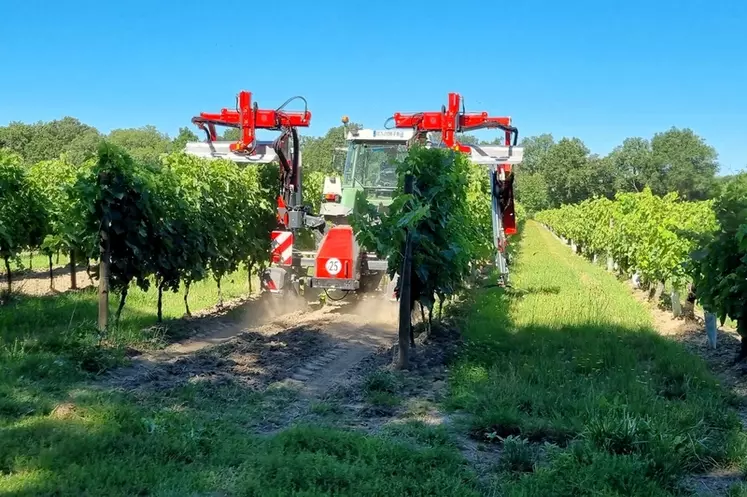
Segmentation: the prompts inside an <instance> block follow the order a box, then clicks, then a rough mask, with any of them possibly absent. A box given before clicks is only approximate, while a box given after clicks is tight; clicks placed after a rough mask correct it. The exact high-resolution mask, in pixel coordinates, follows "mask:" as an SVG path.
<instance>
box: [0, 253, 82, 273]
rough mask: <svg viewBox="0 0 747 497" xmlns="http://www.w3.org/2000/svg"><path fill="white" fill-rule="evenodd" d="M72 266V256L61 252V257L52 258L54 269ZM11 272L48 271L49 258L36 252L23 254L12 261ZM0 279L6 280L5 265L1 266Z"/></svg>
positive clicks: (54, 256)
mask: <svg viewBox="0 0 747 497" xmlns="http://www.w3.org/2000/svg"><path fill="white" fill-rule="evenodd" d="M68 264H70V255H69V254H66V253H64V252H60V257H59V258H58V257H57V255H56V254H55V255H53V256H52V267H55V268H57V267H62V266H66V265H68ZM10 270H11V271H13V272H14V273H15V272H17V271H27V270H33V271H48V270H49V258H47V256H46V255H44V254H43V253H41V252H39V251H36V252H23V253H22V254H21V255H20V256H19V257H18V259H16V260H12V261H10ZM14 276H15V275H14ZM0 277H2V278H3V279H5V263H2V264H0Z"/></svg>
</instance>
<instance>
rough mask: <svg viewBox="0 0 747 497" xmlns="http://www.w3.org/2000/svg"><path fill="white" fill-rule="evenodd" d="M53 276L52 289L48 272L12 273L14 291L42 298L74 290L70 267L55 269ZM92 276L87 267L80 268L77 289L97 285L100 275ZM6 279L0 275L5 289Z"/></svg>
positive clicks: (76, 274) (77, 274)
mask: <svg viewBox="0 0 747 497" xmlns="http://www.w3.org/2000/svg"><path fill="white" fill-rule="evenodd" d="M94 272H95V270H94ZM52 275H53V277H54V278H53V279H54V284H53V286H52V288H50V286H49V271H48V270H43V271H36V270H35V271H24V272H20V271H19V272H14V273H12V277H13V279H12V283H13V291H14V292H18V293H22V294H24V295H33V296H41V295H53V294H56V293H63V292H67V291H69V290H70V289H71V288H72V285H71V281H70V267H69V266H60V267H56V268H54V269H53V270H52ZM91 275H92V276H93V278H89V277H88V273H87V271H86V267H85V266H78V268H77V270H76V273H75V279H76V287H77V288H78V289H83V288H88V287H89V286H93V285H97V284H98V279H97V276H98V274H93V273H91ZM5 277H6V275H5V273H4V272H3V273H2V274H1V275H0V278H1V279H2V287H3V288H5V287H6V285H7V284H6V282H5Z"/></svg>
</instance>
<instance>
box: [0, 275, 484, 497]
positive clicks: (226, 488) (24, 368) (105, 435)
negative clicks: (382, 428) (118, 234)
mask: <svg viewBox="0 0 747 497" xmlns="http://www.w3.org/2000/svg"><path fill="white" fill-rule="evenodd" d="M223 291H224V296H225V298H232V297H235V296H239V295H241V294H244V293H245V292H246V273H243V272H239V273H237V274H235V275H232V276H231V277H229V278H227V279H226V280H224V282H223ZM114 300H115V299H114V298H112V309H114V306H115V305H116V302H115V301H114ZM216 301H217V294H216V288H215V285H214V283H213V282H211V281H206V282H203V283H198V284H196V285H194V286H193V288H192V290H191V293H190V307H191V309H192V311H193V312H194V311H197V310H199V309H201V308H205V307H210V306H213V305H215V303H216ZM155 306H156V294H155V292H154V291H153V290H152V289H151V291H150V292H148V293H144V292H141V291H140V290H136V289H133V290H131V294H130V296H129V298H128V300H127V306H126V307H125V310H124V312H123V314H122V322H121V323H120V325H119V326H117V327H114V328H113V329H112V331H111V332H110V333H109V334H108V335H107V336H106V337H99V336H98V334H97V332H96V330H95V326H94V323H95V319H96V312H97V306H96V294H95V291H93V290H90V291H88V290H84V291H79V292H68V293H64V294H60V295H55V296H45V297H28V296H14V297H13V299H12V300H11V301H10V302H9V303H7V304H6V305H3V306H0V494H2V495H13V496H40V495H54V496H79V495H91V496H98V495H101V496H104V495H106V496H132V495H153V496H184V495H250V496H252V495H256V496H273V495H278V496H280V495H304V496H316V495H349V496H359V495H372V496H376V495H379V496H386V497H390V496H391V495H413V496H418V495H423V496H425V495H436V494H437V495H454V496H476V495H478V494H477V493H476V491H475V482H474V476H473V474H472V473H471V472H470V471H469V470H468V469H467V468H466V466H465V465H464V461H463V459H462V458H461V456H460V455H459V453H458V451H457V450H456V449H455V448H454V447H452V446H446V445H444V444H443V443H441V442H440V440H441V439H440V438H438V437H436V438H434V437H432V436H431V437H430V438H429V436H428V435H427V431H428V430H427V429H426V428H423V429H422V430H420V438H419V439H418V443H417V444H415V443H414V442H413V440H412V438H413V437H415V438H417V437H416V436H415V435H414V434H412V433H409V434H408V436H404V435H403V436H401V437H391V436H382V437H368V436H365V435H362V434H359V433H354V432H348V431H340V430H336V429H334V428H331V427H323V426H314V427H311V426H303V425H302V426H295V427H293V428H291V429H288V430H284V431H281V432H280V433H278V434H276V435H273V436H263V435H261V433H262V431H263V430H264V429H266V428H272V427H274V426H276V425H277V424H278V423H280V422H282V421H283V419H282V417H283V415H284V414H285V412H286V411H288V409H289V408H290V403H291V402H293V400H294V399H295V397H296V395H295V393H294V392H292V391H289V390H284V389H271V390H269V391H268V392H264V393H259V392H255V391H252V390H249V389H247V388H246V387H244V386H242V385H238V384H233V383H229V384H212V383H209V382H208V383H196V384H193V383H189V384H187V385H186V386H181V387H176V388H172V389H165V390H160V391H150V392H146V393H140V394H123V393H117V392H113V391H108V390H106V389H101V388H94V387H91V386H90V382H89V381H88V380H90V379H92V377H93V376H94V375H96V374H98V373H100V372H102V371H103V370H106V369H107V368H110V367H112V366H115V365H117V364H119V363H121V362H122V361H123V355H122V354H121V353H120V350H121V348H122V347H123V346H127V345H138V346H146V347H148V346H151V347H155V346H158V345H159V344H160V343H162V341H163V339H164V338H168V333H169V332H170V331H169V327H170V326H171V325H172V324H175V322H174V319H175V318H178V317H180V316H182V314H183V312H184V309H183V303H182V296H181V294H166V295H165V299H164V316H165V322H164V326H163V327H162V328H156V327H154V326H153V325H155V324H156V316H155V309H156V307H155ZM101 338H103V339H104V342H103V343H104V344H105V345H106V346H104V347H102V346H100V345H101V344H100V339H101ZM393 378H394V377H393V376H390V375H389V374H382V375H379V376H377V377H372V379H371V384H370V387H371V390H370V391H371V392H372V394H373V396H374V399H373V400H377V401H378V402H388V403H391V402H394V400H397V399H396V397H394V395H393V394H392V393H391V392H389V391H388V390H390V389H391V388H393V387H394V386H396V383H393ZM377 395H383V396H384V397H386V398H377V397H376V396H377ZM312 410H313V412H315V413H316V414H319V415H324V417H325V420H326V419H327V418H330V421H334V416H336V415H339V410H340V409H339V406H336V405H334V404H326V403H318V404H315V405H314V406H313V407H312ZM431 439H432V440H431ZM429 440H430V441H429ZM216 491H217V492H219V493H218V494H211V492H216Z"/></svg>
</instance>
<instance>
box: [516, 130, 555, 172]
mask: <svg viewBox="0 0 747 497" xmlns="http://www.w3.org/2000/svg"><path fill="white" fill-rule="evenodd" d="M553 145H555V140H554V139H553V137H552V135H550V134H542V135H539V136H529V137H527V138H524V139H523V140H522V141H521V146H522V147H523V148H524V160H523V161H522V163H521V165H520V166H519V167H518V168H517V170H518V171H519V172H521V173H528V174H533V173H538V172H540V173H541V172H543V169H544V160H545V157H546V156H547V154H548V152H549V151H550V148H552V146H553Z"/></svg>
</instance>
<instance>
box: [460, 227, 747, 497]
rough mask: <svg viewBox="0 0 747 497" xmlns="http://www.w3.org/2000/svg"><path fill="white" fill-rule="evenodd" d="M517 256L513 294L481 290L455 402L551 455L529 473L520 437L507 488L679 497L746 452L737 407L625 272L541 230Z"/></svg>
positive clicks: (489, 431) (510, 491)
mask: <svg viewBox="0 0 747 497" xmlns="http://www.w3.org/2000/svg"><path fill="white" fill-rule="evenodd" d="M516 260H517V265H515V266H514V267H513V286H514V288H513V289H510V290H508V291H504V290H502V289H497V288H492V289H490V288H487V289H483V290H479V291H478V292H477V293H476V294H475V295H474V299H473V301H472V302H471V306H470V310H469V315H468V321H467V326H466V329H465V335H466V338H467V339H468V342H467V345H466V346H465V348H464V350H463V351H462V356H461V358H460V359H459V361H458V364H457V365H456V366H455V367H454V368H453V370H452V375H451V382H450V397H449V400H448V404H449V406H450V407H451V408H455V409H462V410H465V411H467V412H469V413H471V414H472V415H473V416H474V418H473V422H472V429H473V431H472V433H473V436H475V437H476V438H478V439H481V440H484V441H487V442H490V441H493V442H494V443H501V441H502V440H504V439H507V438H508V437H519V438H520V439H522V440H525V441H526V442H527V443H532V444H536V445H537V446H538V447H543V449H542V452H544V453H545V455H546V456H547V457H545V459H546V463H545V464H541V465H537V466H536V468H535V469H534V470H533V471H526V470H527V468H528V467H529V466H530V465H529V464H528V461H527V457H526V456H527V454H530V453H531V451H529V450H524V449H523V447H524V446H523V445H522V444H523V443H524V442H521V443H519V442H517V439H516V438H511V439H510V440H511V444H512V448H513V449H514V452H518V454H519V456H518V460H519V462H520V464H516V466H517V467H518V468H520V471H511V470H510V469H509V470H506V471H505V478H504V479H503V480H502V482H501V483H500V488H499V489H498V490H499V494H501V495H670V494H671V493H673V492H675V491H676V490H677V483H678V480H679V478H680V477H681V476H683V475H684V474H686V473H688V472H698V471H707V470H709V469H711V468H714V467H717V466H729V465H735V464H737V463H738V462H739V460H740V458H742V457H744V455H745V453H746V452H745V440H744V436H743V434H742V432H741V428H740V426H741V425H740V422H739V420H738V418H737V416H736V414H735V412H734V409H733V408H732V407H731V405H730V404H733V403H734V402H735V401H736V399H734V397H733V396H731V395H729V394H728V393H727V392H725V391H724V390H723V389H722V388H720V387H719V386H718V385H717V383H716V381H715V379H714V378H713V377H712V375H710V374H709V372H708V371H707V370H706V367H705V365H704V363H703V362H702V361H701V360H700V359H698V358H695V357H693V356H692V355H690V354H688V353H687V352H686V351H685V350H684V349H683V348H682V347H681V346H680V345H678V344H676V343H673V342H670V341H668V340H666V339H664V338H662V337H660V336H658V335H657V334H656V333H655V332H654V331H652V323H651V318H650V313H649V312H648V311H647V309H646V308H645V307H644V306H643V305H642V304H640V303H638V302H636V301H635V299H634V298H633V297H632V296H631V295H630V293H629V291H628V290H627V289H626V288H625V287H624V286H623V285H622V284H620V282H618V281H616V279H615V278H614V277H613V276H612V275H610V274H607V273H606V272H605V271H604V270H603V269H601V268H599V267H595V266H593V265H592V264H590V263H589V262H587V261H585V260H584V259H582V258H581V257H578V256H575V255H573V254H571V252H570V250H568V248H567V247H564V246H563V245H562V244H560V243H559V242H558V241H557V240H555V239H554V238H553V237H552V235H551V234H550V233H549V232H547V231H545V230H544V229H542V228H541V227H540V226H539V225H538V224H536V223H532V222H530V223H528V224H527V225H526V227H525V230H524V234H523V240H522V242H521V245H520V252H519V255H518V258H517V259H516ZM510 467H511V465H509V468H510Z"/></svg>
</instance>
